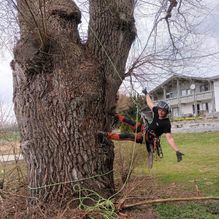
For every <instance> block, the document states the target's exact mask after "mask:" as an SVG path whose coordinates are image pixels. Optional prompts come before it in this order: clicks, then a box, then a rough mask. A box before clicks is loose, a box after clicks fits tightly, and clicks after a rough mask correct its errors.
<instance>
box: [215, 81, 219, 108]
mask: <svg viewBox="0 0 219 219" xmlns="http://www.w3.org/2000/svg"><path fill="white" fill-rule="evenodd" d="M214 96H215V109H216V112H219V80H216V81H214Z"/></svg>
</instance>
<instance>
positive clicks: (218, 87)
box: [150, 75, 219, 117]
mask: <svg viewBox="0 0 219 219" xmlns="http://www.w3.org/2000/svg"><path fill="white" fill-rule="evenodd" d="M150 95H151V96H152V98H153V100H154V101H155V103H156V102H157V101H159V100H164V101H166V102H168V103H169V105H170V106H171V108H172V114H173V116H174V117H181V116H193V115H200V114H208V113H214V112H219V76H216V77H214V78H201V77H200V78H199V77H187V76H179V75H173V76H172V77H170V78H169V79H167V80H166V81H165V82H163V83H162V84H161V85H159V86H157V87H156V88H155V89H153V90H152V91H151V92H150Z"/></svg>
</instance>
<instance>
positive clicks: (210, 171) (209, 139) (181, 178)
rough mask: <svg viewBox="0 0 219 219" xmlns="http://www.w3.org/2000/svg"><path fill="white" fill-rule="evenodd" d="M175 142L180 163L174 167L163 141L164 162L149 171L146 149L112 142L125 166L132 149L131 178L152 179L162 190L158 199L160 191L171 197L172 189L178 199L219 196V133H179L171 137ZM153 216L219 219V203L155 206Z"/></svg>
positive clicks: (173, 157) (163, 140)
mask: <svg viewBox="0 0 219 219" xmlns="http://www.w3.org/2000/svg"><path fill="white" fill-rule="evenodd" d="M174 139H175V141H176V143H177V145H178V146H179V148H180V150H181V151H182V152H183V153H184V154H185V156H184V157H183V161H181V162H179V163H177V161H176V155H175V152H174V151H173V150H172V149H171V148H170V147H169V145H168V144H167V143H166V139H165V137H162V139H161V145H162V149H163V153H164V158H163V159H160V160H158V161H156V162H155V163H154V167H153V168H152V170H150V171H149V170H148V168H147V152H146V148H145V145H140V144H134V143H130V142H115V144H116V154H118V151H120V154H123V156H124V157H125V158H124V160H125V161H126V165H129V163H130V162H129V161H130V159H131V153H132V151H133V149H134V154H135V156H136V157H137V158H136V159H135V163H134V166H135V169H134V172H133V175H135V176H141V177H142V176H148V175H149V176H153V177H155V179H156V181H158V182H157V183H158V185H159V187H160V188H162V189H161V194H160V195H161V197H163V196H162V195H163V194H162V191H164V193H167V195H172V196H173V197H174V195H176V193H175V191H174V190H175V189H177V195H178V196H181V197H183V196H184V197H186V196H189V195H190V196H193V195H197V194H200V195H201V196H211V195H212V196H219V159H218V155H219V132H208V133H189V134H180V133H178V134H174ZM171 185H176V186H172V187H171ZM179 188H180V189H179ZM165 190H172V191H165ZM141 192H142V191H141ZM155 212H156V214H157V216H158V218H159V219H169V218H171V219H178V218H180V219H191V218H194V219H202V218H203V219H216V218H219V202H218V201H217V202H213V203H212V202H207V203H205V204H201V203H186V204H185V203H183V204H182V203H181V204H177V205H176V204H160V205H157V206H156V208H155Z"/></svg>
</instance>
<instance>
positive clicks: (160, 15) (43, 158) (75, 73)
mask: <svg viewBox="0 0 219 219" xmlns="http://www.w3.org/2000/svg"><path fill="white" fill-rule="evenodd" d="M7 2H8V4H9V6H13V7H14V8H15V9H16V10H17V13H18V21H19V28H20V39H19V41H18V42H17V44H16V46H15V48H14V60H13V61H12V68H13V78H14V104H15V113H16V117H17V121H18V125H19V128H20V132H21V150H22V152H23V155H24V158H25V160H26V162H27V164H28V177H29V188H30V193H31V196H32V197H33V198H38V200H40V201H42V202H48V203H51V202H53V201H54V202H57V203H58V202H59V201H60V200H63V198H64V197H65V198H66V202H67V201H69V200H72V198H73V197H74V196H76V195H77V192H78V191H76V190H75V189H74V187H73V186H74V185H75V184H78V185H80V186H81V188H89V189H90V190H94V191H96V192H98V193H99V194H101V195H103V196H105V197H109V196H110V195H112V194H113V193H114V181H113V159H114V151H113V144H108V145H106V144H101V143H100V142H99V141H98V139H97V137H96V133H97V131H98V130H102V131H110V129H111V124H112V117H111V116H110V115H111V114H112V113H113V112H114V110H115V105H116V94H117V91H118V89H119V87H120V85H121V83H122V81H123V80H124V79H125V78H126V77H129V76H131V78H133V77H134V78H136V79H137V80H143V79H145V76H146V77H148V76H150V75H149V74H148V72H147V74H145V71H150V68H153V67H155V68H158V69H164V70H166V69H170V66H173V65H174V63H175V61H176V60H177V59H179V60H181V61H183V60H185V57H183V55H182V53H183V49H184V48H186V47H187V44H186V40H187V38H189V37H188V36H189V30H190V29H191V28H189V27H188V26H187V24H188V23H189V22H187V21H188V18H187V17H185V15H184V14H183V13H182V12H181V9H183V7H184V9H183V10H188V5H190V7H191V8H190V10H191V11H192V10H193V11H194V10H195V8H196V9H197V8H198V5H199V2H200V1H196V0H187V1H182V0H179V1H173V0H169V1H168V0H163V1H152V0H151V1H149V0H148V1H140V0H139V1H134V0H111V1H109V0H90V1H89V2H87V4H89V10H88V11H89V28H88V36H87V40H86V41H85V42H84V40H82V39H81V37H80V35H79V31H78V25H79V24H80V22H81V12H80V10H79V7H78V6H77V5H76V1H71V0H59V1H58V0H38V1H35V0H28V1H27V0H17V3H16V2H13V1H12V0H8V1H7ZM81 2H85V1H81ZM141 5H150V8H153V10H151V9H150V10H149V8H148V9H147V7H146V8H145V10H146V12H147V10H148V12H149V13H151V15H150V16H152V15H153V16H154V17H155V19H154V23H153V24H152V28H151V31H148V32H149V33H148V35H147V37H146V41H145V44H144V45H143V47H141V52H140V53H138V54H137V55H136V56H135V54H134V53H133V54H134V56H135V58H134V59H131V60H132V62H129V63H131V64H129V65H128V67H127V66H126V65H127V59H128V56H129V52H130V49H131V46H132V43H133V42H134V40H135V38H136V28H135V19H134V10H135V7H136V6H138V7H139V6H140V7H141ZM200 8H201V6H200ZM198 9H199V8H198ZM191 13H192V12H191ZM161 22H164V23H165V27H162V28H161V32H162V33H163V32H164V30H165V29H166V32H167V33H168V35H169V38H168V40H167V42H163V44H162V45H160V44H159V43H158V37H159V36H160V35H162V33H161V32H159V24H160V23H161ZM142 28H146V27H144V25H142ZM146 32H147V31H146ZM164 41H165V40H164ZM183 42H184V44H183ZM164 45H165V46H164ZM149 46H150V47H149ZM149 48H150V49H149ZM190 55H191V54H190ZM177 66H178V64H177ZM177 66H176V67H177ZM145 69H146V70H145Z"/></svg>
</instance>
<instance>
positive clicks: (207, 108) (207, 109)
mask: <svg viewBox="0 0 219 219" xmlns="http://www.w3.org/2000/svg"><path fill="white" fill-rule="evenodd" d="M202 109H203V110H204V111H206V112H208V111H209V107H208V103H203V104H202Z"/></svg>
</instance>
